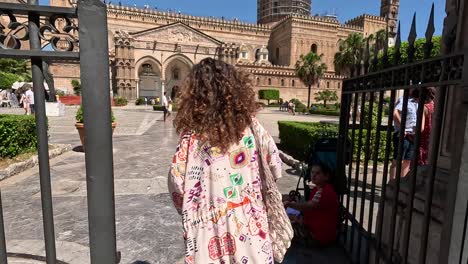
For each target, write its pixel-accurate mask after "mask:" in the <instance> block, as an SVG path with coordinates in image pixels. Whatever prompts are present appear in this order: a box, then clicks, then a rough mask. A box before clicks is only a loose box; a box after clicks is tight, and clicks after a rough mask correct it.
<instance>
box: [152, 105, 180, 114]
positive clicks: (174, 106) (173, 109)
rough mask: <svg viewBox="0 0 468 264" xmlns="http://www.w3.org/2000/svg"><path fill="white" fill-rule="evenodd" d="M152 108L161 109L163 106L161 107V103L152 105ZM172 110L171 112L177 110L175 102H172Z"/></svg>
mask: <svg viewBox="0 0 468 264" xmlns="http://www.w3.org/2000/svg"><path fill="white" fill-rule="evenodd" d="M153 110H154V111H162V110H163V107H162V105H153ZM172 111H173V112H175V111H177V105H176V104H172Z"/></svg>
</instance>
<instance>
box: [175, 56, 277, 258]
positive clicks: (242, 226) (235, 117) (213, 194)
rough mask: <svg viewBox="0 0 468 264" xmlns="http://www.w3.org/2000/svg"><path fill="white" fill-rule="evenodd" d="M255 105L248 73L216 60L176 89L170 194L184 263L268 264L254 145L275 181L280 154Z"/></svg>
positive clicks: (197, 69)
mask: <svg viewBox="0 0 468 264" xmlns="http://www.w3.org/2000/svg"><path fill="white" fill-rule="evenodd" d="M257 111H258V105H257V104H256V102H255V93H254V91H253V89H252V87H251V84H250V80H249V78H248V76H247V75H246V74H244V73H243V72H240V71H237V70H236V69H235V68H234V67H233V66H231V65H229V64H226V63H224V62H221V61H219V60H214V59H211V58H208V59H204V60H202V61H201V62H200V63H199V64H198V65H196V66H194V67H193V69H192V71H191V72H190V74H189V75H188V77H187V79H186V80H185V83H184V85H183V87H181V89H180V94H179V96H178V113H177V117H176V118H175V120H174V124H175V127H176V130H177V132H178V133H181V137H180V144H179V146H178V148H177V151H176V153H175V155H174V158H173V161H172V166H171V170H170V173H169V192H170V194H171V196H172V199H173V202H174V205H175V207H176V209H177V210H178V212H179V213H180V214H181V215H182V224H183V228H184V239H185V246H186V255H185V263H203V264H206V263H258V264H262V263H273V255H272V250H271V241H270V238H269V232H268V223H267V216H266V209H265V205H264V203H263V199H262V193H261V180H260V174H259V161H258V153H257V149H259V150H262V153H265V158H266V159H267V160H268V164H269V167H270V170H271V172H272V174H273V176H274V178H276V179H277V178H279V177H281V160H280V158H279V153H278V149H277V148H276V145H275V143H274V141H273V139H272V137H271V136H270V135H269V134H268V133H267V131H266V130H265V129H264V128H263V127H262V126H261V125H260V123H259V122H258V121H257V120H256V119H255V117H254V116H255V114H256V112H257ZM254 131H255V133H254ZM254 134H255V135H260V136H258V138H257V139H256V138H255V137H254ZM257 140H258V142H259V145H260V146H257V143H256V142H257Z"/></svg>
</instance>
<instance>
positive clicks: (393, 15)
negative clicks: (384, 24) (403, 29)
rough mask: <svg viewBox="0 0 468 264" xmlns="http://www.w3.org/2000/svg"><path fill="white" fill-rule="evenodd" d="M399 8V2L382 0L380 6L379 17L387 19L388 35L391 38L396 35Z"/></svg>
mask: <svg viewBox="0 0 468 264" xmlns="http://www.w3.org/2000/svg"><path fill="white" fill-rule="evenodd" d="M399 8H400V0H382V2H381V5H380V16H382V17H388V33H389V35H390V37H391V38H393V37H395V35H396V33H397V25H398V9H399Z"/></svg>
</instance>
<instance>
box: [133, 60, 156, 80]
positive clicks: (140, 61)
mask: <svg viewBox="0 0 468 264" xmlns="http://www.w3.org/2000/svg"><path fill="white" fill-rule="evenodd" d="M146 63H149V64H151V65H152V66H153V69H154V70H155V71H156V73H159V76H161V74H162V64H161V62H159V60H158V59H156V58H155V57H152V56H144V57H141V58H140V59H138V60H137V62H136V63H135V69H136V70H135V78H136V79H138V76H139V74H140V73H141V70H142V69H141V66H142V65H143V64H146ZM155 66H156V67H155Z"/></svg>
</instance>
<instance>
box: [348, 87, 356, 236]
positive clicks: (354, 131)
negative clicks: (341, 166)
mask: <svg viewBox="0 0 468 264" xmlns="http://www.w3.org/2000/svg"><path fill="white" fill-rule="evenodd" d="M353 95H354V104H353V127H352V131H351V146H350V150H349V166H348V188H349V193H348V196H347V197H346V210H347V212H346V214H347V217H346V224H345V232H346V238H347V237H348V219H349V216H350V214H351V211H350V210H349V207H350V201H351V178H352V175H353V153H354V139H355V137H356V119H357V111H358V103H359V100H358V99H359V95H358V94H357V93H354V94H353ZM355 191H356V189H354V192H355ZM353 227H354V224H353V221H351V228H353ZM351 230H352V229H351Z"/></svg>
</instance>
